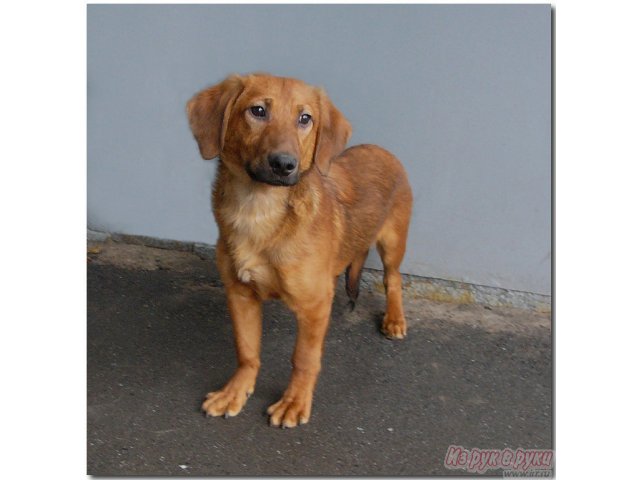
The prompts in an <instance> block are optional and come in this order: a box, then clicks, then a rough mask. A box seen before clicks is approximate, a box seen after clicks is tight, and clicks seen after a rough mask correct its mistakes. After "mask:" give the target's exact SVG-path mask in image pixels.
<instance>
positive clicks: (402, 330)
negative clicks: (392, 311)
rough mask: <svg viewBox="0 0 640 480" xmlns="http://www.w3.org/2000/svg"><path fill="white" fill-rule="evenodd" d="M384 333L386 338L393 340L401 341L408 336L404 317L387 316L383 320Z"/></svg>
mask: <svg viewBox="0 0 640 480" xmlns="http://www.w3.org/2000/svg"><path fill="white" fill-rule="evenodd" d="M381 330H382V333H383V335H384V336H385V337H387V338H390V339H392V340H401V339H403V338H404V337H406V336H407V322H406V321H405V319H404V316H399V317H396V316H393V317H392V316H390V315H389V314H388V313H387V314H385V316H384V320H382V329H381Z"/></svg>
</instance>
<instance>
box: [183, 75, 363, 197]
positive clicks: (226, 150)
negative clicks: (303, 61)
mask: <svg viewBox="0 0 640 480" xmlns="http://www.w3.org/2000/svg"><path fill="white" fill-rule="evenodd" d="M187 114H188V116H189V124H190V125H191V131H192V132H193V135H194V137H195V138H196V140H197V142H198V146H199V148H200V154H201V155H202V157H203V158H205V159H207V160H209V159H212V158H215V157H220V159H221V161H222V162H224V164H225V165H226V166H227V167H228V168H229V170H230V171H231V172H232V173H234V174H236V175H248V176H249V177H250V178H251V179H253V180H255V181H258V182H263V183H267V184H270V185H285V186H286V185H295V184H296V183H297V182H298V180H299V179H300V176H301V175H303V174H304V173H305V172H307V171H308V170H309V169H311V168H312V167H314V166H315V167H317V168H318V170H319V171H320V172H321V173H322V174H323V175H326V174H327V172H328V170H329V166H330V163H331V160H332V159H333V158H334V157H335V156H336V155H338V154H339V153H340V152H342V150H344V148H345V145H346V143H347V141H348V140H349V137H350V136H351V125H350V124H349V122H348V121H347V120H346V119H345V118H344V116H343V115H342V113H340V111H339V110H338V109H337V108H336V107H335V106H334V105H333V104H332V103H331V101H330V100H329V99H328V97H327V95H326V94H325V93H324V91H323V90H321V89H319V88H316V87H312V86H310V85H307V84H305V83H304V82H301V81H299V80H295V79H292V78H281V77H273V76H270V75H264V74H255V75H248V76H244V77H241V76H237V75H233V76H230V77H228V78H227V79H226V80H224V81H223V82H221V83H219V84H218V85H215V86H213V87H211V88H208V89H206V90H203V91H202V92H200V93H198V94H196V95H195V96H194V97H193V98H192V99H191V100H190V101H189V103H188V104H187Z"/></svg>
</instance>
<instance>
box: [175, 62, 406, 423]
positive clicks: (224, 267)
mask: <svg viewBox="0 0 640 480" xmlns="http://www.w3.org/2000/svg"><path fill="white" fill-rule="evenodd" d="M187 116H188V119H189V125H190V127H191V131H192V133H193V136H194V137H195V139H196V141H197V144H198V147H199V150H200V154H201V155H202V157H203V158H204V159H206V160H210V159H213V158H216V157H218V158H219V160H220V162H219V165H218V170H217V175H216V179H215V181H214V183H213V193H212V203H213V212H214V216H215V219H216V222H217V224H218V227H219V231H220V236H219V239H218V242H217V245H216V250H215V252H216V265H217V268H218V270H219V272H220V277H221V279H222V281H223V283H224V287H225V292H226V295H227V303H228V307H229V311H230V314H231V319H232V323H233V331H234V337H235V347H236V356H237V369H236V371H235V373H234V374H233V376H232V377H231V378H230V380H229V381H228V383H227V384H226V385H225V386H224V387H223V388H222V389H221V390H218V391H215V392H211V393H209V394H207V396H206V399H205V400H204V403H203V404H202V410H203V411H204V412H205V413H206V415H207V416H214V417H215V416H222V415H224V416H225V417H233V416H235V415H237V414H238V413H239V412H240V411H241V410H242V408H243V407H244V405H245V403H246V402H247V399H248V398H249V396H250V395H251V394H252V393H253V391H254V387H255V383H256V378H257V375H258V370H259V368H260V337H261V333H262V318H261V316H262V302H263V301H265V300H267V299H272V298H278V299H281V300H282V301H284V302H285V304H286V305H287V306H288V307H289V308H290V309H291V310H292V311H293V312H294V313H295V316H296V320H297V327H298V329H297V330H298V333H297V338H296V344H295V349H294V352H293V357H292V364H293V368H292V372H291V377H290V381H289V385H288V387H287V389H286V390H285V392H284V394H283V395H282V398H281V399H280V400H279V401H278V402H276V403H274V404H273V405H271V406H270V407H269V408H268V410H267V413H268V414H269V416H270V424H271V425H275V426H282V428H291V427H295V426H297V425H301V424H305V423H307V422H308V421H309V418H310V415H311V406H312V401H313V392H314V388H315V385H316V380H317V378H318V374H319V373H320V367H321V357H322V350H323V343H324V337H325V334H326V332H327V327H328V325H329V318H330V314H331V306H332V302H333V297H334V291H335V288H336V283H337V279H338V276H339V275H340V274H341V273H342V272H344V271H345V270H346V290H347V295H348V297H349V299H350V303H351V305H353V304H354V303H355V300H356V299H357V297H358V289H359V283H360V276H361V272H362V267H363V264H364V262H365V259H366V258H367V253H368V251H369V248H370V247H371V246H372V245H373V244H375V245H376V247H377V250H378V252H379V254H380V257H381V259H382V263H383V265H384V286H385V291H386V300H387V305H386V313H385V315H384V319H383V321H382V328H381V330H382V332H383V333H384V334H385V335H386V336H387V337H389V338H392V339H400V338H403V337H404V336H405V335H406V333H407V325H406V321H405V317H404V312H403V307H402V277H401V275H400V272H399V270H398V268H399V266H400V263H401V261H402V258H403V256H404V253H405V245H406V239H407V232H408V228H409V219H410V216H411V206H412V193H411V188H410V186H409V182H408V179H407V175H406V172H405V170H404V168H403V167H402V165H401V163H400V161H399V160H398V159H396V157H394V156H393V155H392V154H391V153H389V152H387V151H386V150H384V149H382V148H381V147H378V146H375V145H358V146H354V147H351V148H348V149H346V150H345V146H346V143H347V141H348V140H349V138H350V136H351V125H350V123H349V122H348V121H347V120H346V118H345V117H344V116H343V114H342V113H341V112H340V111H339V110H338V109H337V108H336V107H335V106H334V105H333V103H332V102H331V101H330V100H329V98H328V96H327V94H326V93H325V91H324V90H323V89H321V88H317V87H313V86H310V85H308V84H306V83H304V82H302V81H300V80H296V79H292V78H283V77H275V76H270V75H267V74H262V73H258V74H250V75H246V76H239V75H232V76H229V77H228V78H226V79H225V80H224V81H222V82H221V83H219V84H217V85H215V86H213V87H210V88H207V89H205V90H203V91H201V92H199V93H197V94H196V95H195V96H194V97H193V98H191V100H189V102H188V104H187Z"/></svg>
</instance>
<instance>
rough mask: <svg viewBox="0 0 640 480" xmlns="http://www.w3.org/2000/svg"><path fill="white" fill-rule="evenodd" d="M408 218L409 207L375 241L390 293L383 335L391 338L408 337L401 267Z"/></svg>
mask: <svg viewBox="0 0 640 480" xmlns="http://www.w3.org/2000/svg"><path fill="white" fill-rule="evenodd" d="M409 215H410V211H409V209H407V208H406V207H405V208H396V209H395V212H392V213H391V215H389V217H388V219H387V221H386V222H385V223H384V225H383V226H382V229H381V230H380V233H379V234H378V239H377V242H376V247H377V249H378V253H379V254H380V258H381V259H382V264H383V265H384V288H385V292H386V294H387V311H386V313H385V315H384V319H383V321H382V333H383V334H384V335H385V336H386V337H388V338H404V337H405V336H406V335H407V322H406V320H405V318H404V310H403V308H402V276H401V275H400V270H399V268H400V264H401V263H402V258H403V257H404V252H405V248H406V241H407V231H408V228H409Z"/></svg>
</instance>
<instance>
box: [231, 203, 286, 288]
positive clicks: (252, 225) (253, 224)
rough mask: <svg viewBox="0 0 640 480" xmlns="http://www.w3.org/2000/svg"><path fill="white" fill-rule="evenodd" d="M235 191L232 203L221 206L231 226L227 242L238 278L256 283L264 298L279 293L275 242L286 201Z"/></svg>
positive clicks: (247, 282)
mask: <svg viewBox="0 0 640 480" xmlns="http://www.w3.org/2000/svg"><path fill="white" fill-rule="evenodd" d="M242 193H243V192H236V193H235V198H233V200H234V201H233V202H230V203H229V204H227V205H225V206H224V207H222V209H221V211H222V216H223V218H224V221H225V222H226V224H227V225H228V227H229V228H228V233H229V235H228V238H227V241H228V244H229V246H230V252H229V253H230V254H231V257H232V258H233V265H234V268H235V271H236V276H237V277H238V279H239V280H240V281H241V282H243V283H246V284H251V285H252V286H254V288H255V289H256V291H258V293H259V294H260V295H261V296H263V297H265V298H266V297H270V296H274V295H275V294H277V291H278V289H279V286H278V284H279V281H278V274H277V271H276V269H275V268H274V266H273V264H274V261H273V260H274V258H273V245H274V244H275V243H276V242H275V239H276V237H277V236H278V233H279V230H280V229H281V228H282V225H283V221H284V219H285V215H286V203H284V202H283V201H282V200H281V199H280V198H277V197H276V198H274V196H272V195H271V196H270V195H261V194H257V193H255V192H246V194H245V195H242Z"/></svg>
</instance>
